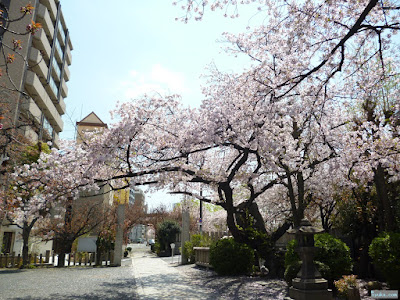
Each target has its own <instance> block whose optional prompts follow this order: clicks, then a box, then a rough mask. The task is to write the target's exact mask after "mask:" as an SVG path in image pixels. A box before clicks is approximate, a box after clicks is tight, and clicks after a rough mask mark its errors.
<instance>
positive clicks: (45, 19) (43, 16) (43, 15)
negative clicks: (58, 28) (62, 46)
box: [36, 3, 54, 37]
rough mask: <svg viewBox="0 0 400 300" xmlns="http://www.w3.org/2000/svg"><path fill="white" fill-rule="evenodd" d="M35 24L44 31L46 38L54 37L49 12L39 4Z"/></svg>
mask: <svg viewBox="0 0 400 300" xmlns="http://www.w3.org/2000/svg"><path fill="white" fill-rule="evenodd" d="M37 18H39V19H37V20H36V21H37V22H40V24H42V27H43V29H44V31H46V34H47V36H49V37H53V36H54V26H53V21H52V20H51V18H50V14H49V11H48V10H47V7H46V6H44V5H42V4H40V3H39V7H38V9H37Z"/></svg>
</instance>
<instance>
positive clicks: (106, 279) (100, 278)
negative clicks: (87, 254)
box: [0, 260, 138, 300]
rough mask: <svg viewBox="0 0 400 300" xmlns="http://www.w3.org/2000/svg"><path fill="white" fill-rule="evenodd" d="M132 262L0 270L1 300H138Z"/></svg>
mask: <svg viewBox="0 0 400 300" xmlns="http://www.w3.org/2000/svg"><path fill="white" fill-rule="evenodd" d="M130 262H131V260H129V261H127V262H125V265H123V266H122V267H102V268H93V267H71V268H62V269H58V268H37V269H29V270H15V269H12V270H7V269H2V270H0V299H1V300H3V299H4V300H5V299H7V300H8V299H20V300H23V299H24V300H25V299H32V300H33V299H35V300H36V299H37V300H39V299H40V300H42V299H57V300H58V299H61V300H63V299H85V300H87V299H88V300H95V299H138V297H137V294H136V282H135V279H134V277H133V273H132V266H131V264H130Z"/></svg>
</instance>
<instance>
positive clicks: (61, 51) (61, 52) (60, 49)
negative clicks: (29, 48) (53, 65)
mask: <svg viewBox="0 0 400 300" xmlns="http://www.w3.org/2000/svg"><path fill="white" fill-rule="evenodd" d="M55 39H56V49H57V51H58V54H60V57H63V50H62V47H61V44H60V41H59V40H58V38H57V37H55Z"/></svg>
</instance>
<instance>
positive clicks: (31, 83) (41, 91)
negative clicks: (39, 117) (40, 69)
mask: <svg viewBox="0 0 400 300" xmlns="http://www.w3.org/2000/svg"><path fill="white" fill-rule="evenodd" d="M25 89H26V90H27V92H28V93H29V95H30V96H31V97H32V98H33V100H34V101H35V103H36V104H37V106H38V107H39V108H41V110H42V111H43V113H44V114H45V116H46V118H47V120H48V121H49V122H50V124H51V125H52V126H53V128H54V130H56V132H60V131H62V129H63V121H62V119H61V116H60V114H59V113H58V111H57V109H56V107H55V105H54V104H53V101H52V100H51V99H50V97H49V95H48V93H47V91H46V89H45V88H44V87H43V85H42V83H41V82H40V80H39V78H38V76H37V75H36V74H35V73H33V72H32V71H28V72H27V76H26V81H25ZM50 90H51V89H50Z"/></svg>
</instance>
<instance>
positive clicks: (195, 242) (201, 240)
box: [183, 234, 211, 263]
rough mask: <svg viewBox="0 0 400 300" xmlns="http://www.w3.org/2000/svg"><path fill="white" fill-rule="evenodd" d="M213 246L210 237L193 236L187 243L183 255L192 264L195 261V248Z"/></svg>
mask: <svg viewBox="0 0 400 300" xmlns="http://www.w3.org/2000/svg"><path fill="white" fill-rule="evenodd" d="M210 245H211V239H210V237H208V236H206V235H201V234H193V235H192V236H191V237H190V241H187V242H185V245H184V246H183V253H184V254H185V255H186V257H187V258H188V259H189V261H190V262H191V263H194V261H195V253H194V249H193V248H194V247H209V246H210Z"/></svg>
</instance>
